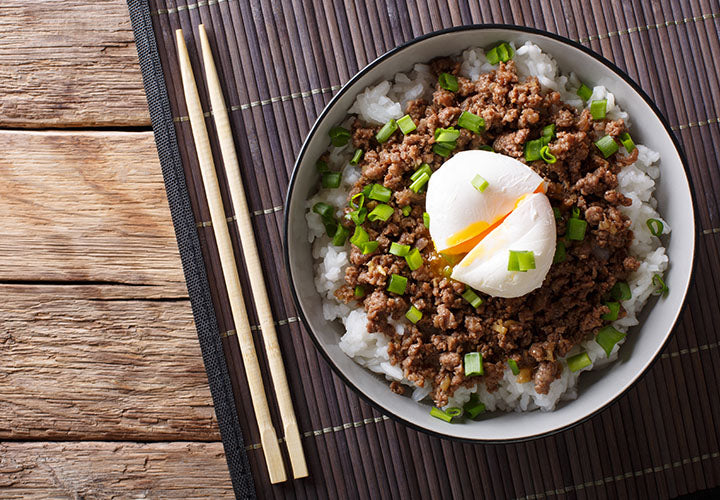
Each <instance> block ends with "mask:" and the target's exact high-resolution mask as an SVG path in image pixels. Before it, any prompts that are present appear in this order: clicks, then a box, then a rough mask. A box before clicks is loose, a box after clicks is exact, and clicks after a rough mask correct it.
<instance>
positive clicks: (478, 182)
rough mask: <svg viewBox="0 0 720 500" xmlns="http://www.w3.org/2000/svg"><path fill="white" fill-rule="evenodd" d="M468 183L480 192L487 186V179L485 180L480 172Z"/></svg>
mask: <svg viewBox="0 0 720 500" xmlns="http://www.w3.org/2000/svg"><path fill="white" fill-rule="evenodd" d="M470 183H471V184H472V185H473V187H474V188H475V189H477V190H478V191H480V192H481V193H482V192H483V191H485V190H486V189H487V187H488V185H489V184H488V181H486V180H485V179H484V178H483V177H482V176H481V175H480V174H478V175H476V176H475V177H473V179H472V181H470Z"/></svg>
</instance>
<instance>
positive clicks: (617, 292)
mask: <svg viewBox="0 0 720 500" xmlns="http://www.w3.org/2000/svg"><path fill="white" fill-rule="evenodd" d="M610 296H611V297H612V298H613V299H615V300H630V299H631V298H632V292H630V286H629V285H628V284H627V283H625V282H624V281H618V282H617V283H615V285H613V287H612V288H611V289H610Z"/></svg>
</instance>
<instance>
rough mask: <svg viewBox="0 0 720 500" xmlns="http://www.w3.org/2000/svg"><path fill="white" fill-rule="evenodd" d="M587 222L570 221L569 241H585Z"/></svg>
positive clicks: (579, 220)
mask: <svg viewBox="0 0 720 500" xmlns="http://www.w3.org/2000/svg"><path fill="white" fill-rule="evenodd" d="M586 230H587V221H584V220H581V219H570V220H569V221H568V223H567V235H566V236H567V237H568V239H569V240H575V241H582V240H584V239H585V231H586Z"/></svg>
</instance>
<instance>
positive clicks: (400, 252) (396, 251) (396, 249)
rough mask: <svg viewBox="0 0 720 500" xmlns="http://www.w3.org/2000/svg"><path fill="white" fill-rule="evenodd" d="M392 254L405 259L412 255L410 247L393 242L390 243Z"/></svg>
mask: <svg viewBox="0 0 720 500" xmlns="http://www.w3.org/2000/svg"><path fill="white" fill-rule="evenodd" d="M390 253H391V254H393V255H397V256H398V257H405V256H406V255H407V254H409V253H410V245H401V244H400V243H395V242H394V241H393V242H392V243H390Z"/></svg>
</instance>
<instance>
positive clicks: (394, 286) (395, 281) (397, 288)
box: [387, 274, 407, 295]
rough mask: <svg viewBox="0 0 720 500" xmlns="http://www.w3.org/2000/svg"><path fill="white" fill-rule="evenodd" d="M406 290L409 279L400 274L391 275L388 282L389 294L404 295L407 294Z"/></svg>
mask: <svg viewBox="0 0 720 500" xmlns="http://www.w3.org/2000/svg"><path fill="white" fill-rule="evenodd" d="M406 288H407V278H406V277H405V276H400V275H399V274H391V275H390V280H389V281H388V286H387V290H388V292H392V293H396V294H398V295H402V294H404V293H405V289H406Z"/></svg>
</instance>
